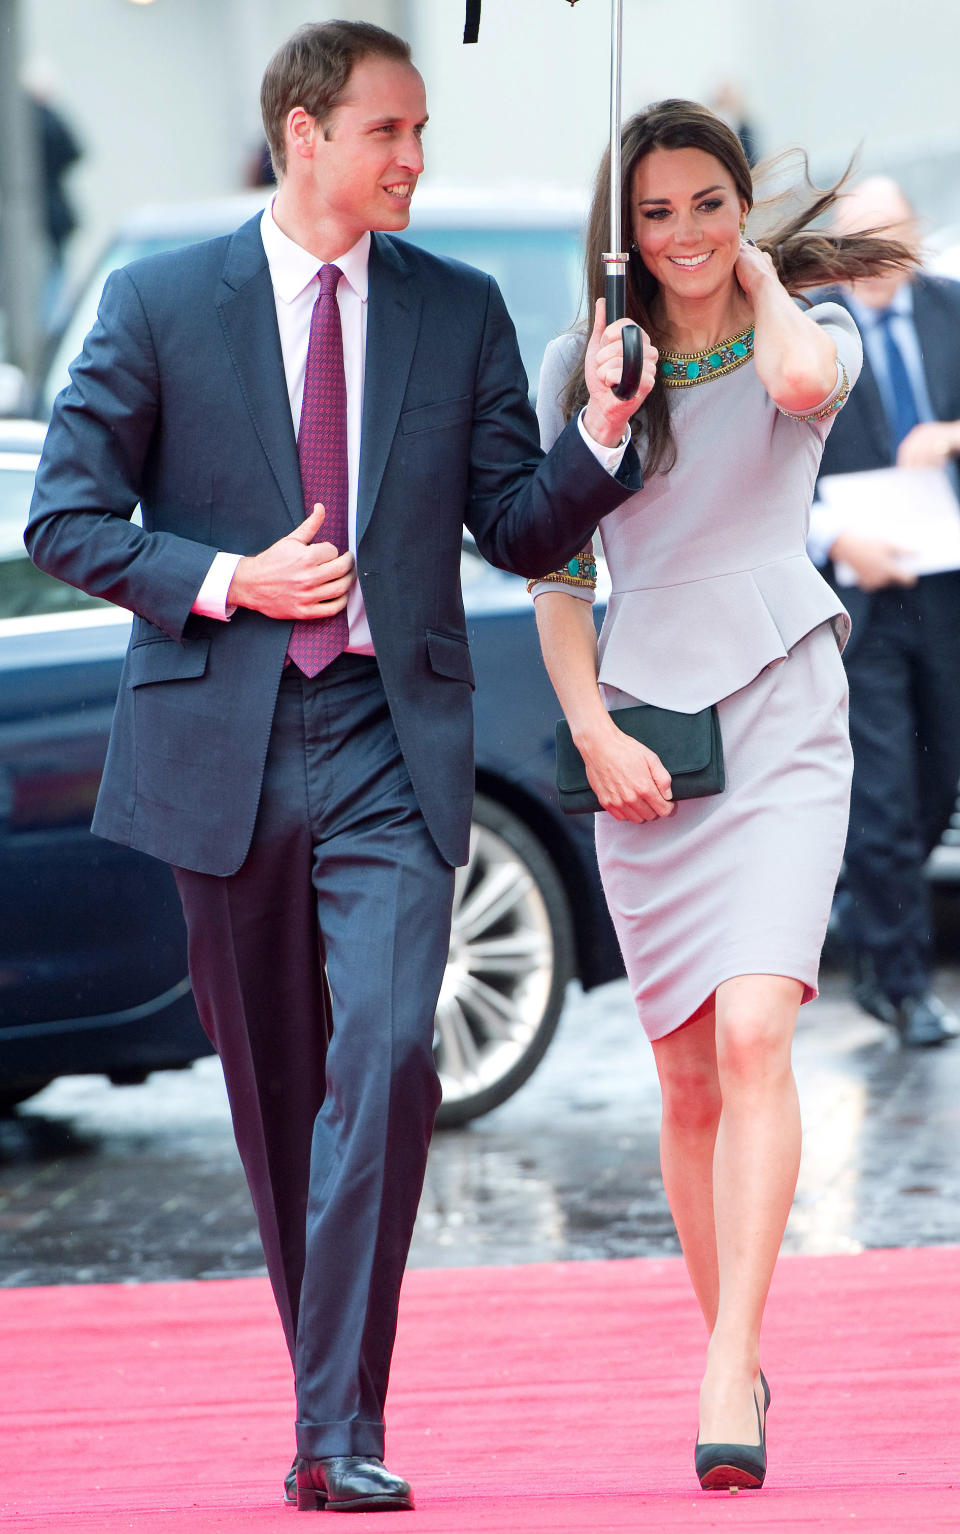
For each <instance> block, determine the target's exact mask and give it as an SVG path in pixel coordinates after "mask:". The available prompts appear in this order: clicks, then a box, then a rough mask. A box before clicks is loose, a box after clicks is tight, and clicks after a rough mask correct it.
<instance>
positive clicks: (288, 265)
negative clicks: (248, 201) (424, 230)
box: [260, 202, 370, 304]
mask: <svg viewBox="0 0 960 1534" xmlns="http://www.w3.org/2000/svg"><path fill="white" fill-rule="evenodd" d="M260 238H261V239H262V240H263V248H264V250H265V251H266V253H267V265H268V266H269V268H270V280H271V282H272V283H273V291H274V293H275V294H276V295H277V297H278V298H279V299H280V300H281V301H282V302H283V303H285V304H291V303H293V301H294V299H295V298H299V296H300V294H301V293H302V292H303V290H304V288H306V287H308V286H309V284H310V283H311V282H313V280H314V278H315V277H316V275H317V272H318V271H319V270H320V268H321V266H324V265H326V263H325V262H323V261H318V259H317V257H316V256H314V255H311V253H310V251H309V250H304V248H303V246H302V245H298V244H297V243H296V241H295V240H291V238H290V236H289V235H288V234H284V232H283V230H282V229H281V228H280V225H279V224H278V223H277V222H276V220H275V219H274V216H273V203H272V202H268V203H267V206H266V207H265V208H264V210H263V216H262V218H261V219H260ZM369 262H370V231H369V230H367V231H366V232H365V233H364V234H362V235H361V236H360V238H359V240H358V241H357V243H356V245H354V246H352V247H351V249H350V250H348V251H346V252H345V253H344V254H343V255H342V256H338V257H337V265H338V266H339V268H340V270H341V271H342V273H343V275H344V277H345V279H346V280H347V282H349V284H350V286H351V287H352V288H353V291H354V292H355V293H356V295H357V297H358V298H359V299H360V300H361V301H362V302H365V301H366V297H367V279H368V267H369Z"/></svg>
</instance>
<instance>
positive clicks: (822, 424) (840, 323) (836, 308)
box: [777, 303, 863, 438]
mask: <svg viewBox="0 0 960 1534" xmlns="http://www.w3.org/2000/svg"><path fill="white" fill-rule="evenodd" d="M808 318H809V319H811V320H813V322H814V324H816V325H820V326H822V328H823V329H824V330H825V331H826V332H827V334H828V335H829V336H830V339H831V340H832V341H833V343H834V345H835V346H836V348H837V377H836V381H835V383H834V385H833V388H832V389H831V390H830V393H829V394H828V395H827V396H826V398H825V399H823V400H821V401H820V403H819V404H818V405H814V407H813V409H812V410H804V411H795V410H784V408H783V406H782V405H778V406H777V409H778V410H779V412H780V414H781V415H785V416H789V418H790V419H791V420H792V421H808V422H809V423H810V425H811V426H812V427H813V428H814V429H815V430H816V431H817V433H818V435H819V436H820V437H822V438H826V435H827V433H828V432H829V430H830V427H831V426H832V424H833V419H834V416H835V415H836V414H837V412H838V411H840V410H842V409H843V407H844V405H845V404H846V401H847V395H848V394H849V393H850V390H851V389H852V388H853V386H854V384H855V383H856V381H857V379H858V378H859V377H860V369H861V367H862V366H863V344H862V342H861V340H860V332H859V331H858V329H857V327H856V325H855V323H854V320H853V316H852V315H851V314H849V313H848V312H847V310H846V309H844V307H843V305H842V304H830V303H827V304H816V305H815V306H814V307H813V308H812V309H811V310H810V311H809V313H808Z"/></svg>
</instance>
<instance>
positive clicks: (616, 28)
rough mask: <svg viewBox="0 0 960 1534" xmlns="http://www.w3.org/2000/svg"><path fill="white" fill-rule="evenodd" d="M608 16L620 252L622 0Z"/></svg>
mask: <svg viewBox="0 0 960 1534" xmlns="http://www.w3.org/2000/svg"><path fill="white" fill-rule="evenodd" d="M611 6H612V9H611V16H610V250H611V253H614V252H618V251H619V249H620V242H621V234H620V176H621V160H620V68H621V59H622V57H623V5H622V0H611Z"/></svg>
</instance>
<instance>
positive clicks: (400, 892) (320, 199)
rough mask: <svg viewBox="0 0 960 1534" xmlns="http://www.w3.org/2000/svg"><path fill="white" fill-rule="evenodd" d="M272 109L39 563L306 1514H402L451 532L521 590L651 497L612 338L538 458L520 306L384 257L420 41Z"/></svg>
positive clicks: (431, 996) (301, 73)
mask: <svg viewBox="0 0 960 1534" xmlns="http://www.w3.org/2000/svg"><path fill="white" fill-rule="evenodd" d="M262 104H263V110H264V122H265V127H266V132H267V136H268V139H269V143H270V148H271V153H272V155H273V160H274V164H275V166H276V169H277V173H278V180H279V190H278V192H277V195H276V198H275V200H274V202H273V204H272V206H270V207H268V208H267V209H266V211H265V213H264V214H263V216H262V217H259V216H258V217H257V218H255V219H253V220H251V221H250V222H249V223H248V224H245V225H244V226H243V227H242V228H241V229H239V230H238V231H237V232H236V233H235V234H234V235H232V236H230V237H228V238H225V239H220V240H214V241H211V242H209V243H207V244H204V245H200V246H195V247H193V248H192V249H190V250H186V251H180V252H174V253H168V254H165V255H161V256H156V257H151V258H148V259H146V260H144V261H140V262H136V263H134V264H133V265H132V266H131V267H129V268H126V269H125V270H123V271H120V272H116V273H114V274H113V275H112V276H111V277H110V279H109V280H108V282H107V285H106V287H105V289H104V294H103V299H102V302H101V307H100V312H99V316H98V320H97V323H96V325H95V326H94V328H93V330H92V331H91V333H90V335H89V336H88V338H87V341H86V343H85V346H84V350H83V353H82V355H81V357H80V358H79V359H78V361H77V362H76V363H75V364H74V367H73V369H72V382H71V384H70V385H69V387H68V388H67V389H66V390H65V391H64V392H63V394H62V395H61V396H60V398H59V400H58V401H57V405H56V408H55V411H54V416H53V420H52V423H51V426H50V431H49V435H48V438H47V443H46V447H45V451H44V455H43V461H42V463H41V467H40V470H39V473H38V477H37V489H36V495H35V499H34V504H33V507H32V510H31V520H30V525H29V528H28V531H27V543H28V547H29V549H30V552H31V554H32V556H33V558H34V559H35V560H36V562H37V563H38V564H39V565H40V566H41V567H42V568H44V569H46V570H48V571H51V572H52V573H54V574H55V575H58V576H60V577H61V578H63V579H65V580H68V581H70V582H72V583H73V584H75V585H77V586H80V587H82V588H83V589H85V590H87V591H90V592H94V593H96V594H97V595H99V596H103V597H107V598H109V599H110V600H112V601H115V602H118V603H120V604H122V605H124V606H126V607H129V608H131V609H132V610H133V612H134V614H135V617H134V622H133V631H132V636H131V644H130V648H129V651H128V654H127V658H126V663H125V669H124V673H123V679H122V683H121V688H120V695H119V699H118V703H117V711H116V716H115V720H114V728H113V731H112V735H111V742H110V748H109V752H108V757H107V763H106V767H105V771H104V777H103V783H102V788H101V793H100V798H99V802H98V806H97V811H96V817H95V821H94V829H95V830H96V831H98V832H99V833H100V834H102V835H104V836H107V837H111V838H113V839H114V840H117V841H121V842H125V843H128V844H130V845H131V846H134V847H138V848H140V849H142V850H144V851H147V852H150V853H153V854H154V855H156V856H158V857H161V858H163V859H165V860H166V861H168V862H169V863H171V864H172V865H173V866H174V872H175V876H176V880H177V884H178V888H179V891H180V895H181V899H182V902H183V907H184V913H185V916H186V920H187V928H188V934H189V944H190V972H191V978H192V981H193V986H194V991H195V995H196V998H197V1004H198V1008H199V1011H200V1015H201V1018H202V1021H203V1024H204V1027H205V1028H206V1029H207V1031H208V1033H209V1035H210V1037H211V1039H212V1040H213V1042H214V1043H215V1045H216V1048H217V1050H218V1052H219V1054H220V1057H221V1059H222V1061H223V1065H224V1073H225V1078H226V1082H227V1089H228V1092H229V1096H230V1103H231V1109H232V1113H233V1118H234V1127H235V1130H236V1135H237V1143H238V1146H239V1149H240V1154H241V1157H242V1159H243V1163H244V1168H245V1171H246V1174H247V1178H248V1182H249V1185H250V1190H251V1193H252V1196H253V1201H254V1204H255V1207H256V1211H257V1216H258V1221H259V1225H260V1231H261V1236H262V1240H263V1246H264V1251H265V1254H266V1260H267V1267H268V1271H269V1274H270V1279H271V1282H272V1285H273V1289H274V1293H275V1295H276V1299H277V1304H278V1308H279V1311H280V1316H281V1320H282V1322H283V1326H284V1331H285V1334H286V1338H287V1342H288V1345H289V1348H290V1351H291V1355H292V1357H293V1360H294V1370H295V1377H296V1386H297V1416H298V1420H297V1447H298V1459H297V1461H296V1466H295V1471H296V1474H295V1477H294V1474H293V1472H291V1475H290V1476H288V1477H287V1485H286V1495H287V1498H288V1500H293V1498H294V1496H296V1499H297V1503H298V1506H299V1507H301V1508H329V1509H331V1510H348V1511H356V1510H362V1509H373V1508H385V1509H389V1508H403V1507H408V1506H411V1505H412V1498H411V1492H410V1488H409V1486H408V1485H407V1483H406V1482H405V1481H403V1480H401V1479H400V1478H399V1477H398V1476H395V1475H392V1474H390V1473H389V1472H388V1471H387V1470H386V1469H385V1468H384V1466H383V1463H382V1456H383V1439H384V1429H383V1409H384V1400H385V1396H386V1390H387V1379H388V1374H389V1367H390V1357H391V1351H392V1347H393V1341H394V1334H395V1328H396V1314H397V1302H398V1296H399V1289H400V1282H401V1276H402V1272H403V1267H404V1263H405V1261H406V1256H407V1250H408V1246H409V1242H410V1237H411V1233H412V1229H413V1223H414V1219H415V1215H416V1208H417V1202H418V1199H419V1195H420V1190H421V1186H422V1181H423V1174H424V1168H425V1163H426V1155H427V1146H428V1142H429V1138H430V1133H431V1129H432V1124H433V1118H434V1113H435V1111H436V1107H437V1103H438V1099H439V1086H438V1081H437V1075H436V1071H435V1068H434V1065H433V1057H432V1042H433V1017H434V1011H435V1004H436V999H437V995H438V991H439V987H440V982H441V978H442V975H443V970H444V964H445V960H446V953H447V945H448V940H449V921H450V909H451V903H452V892H453V869H454V866H455V865H457V864H460V863H463V862H464V861H465V860H466V856H467V851H468V842H469V829H470V814H471V805H472V798H473V782H474V780H473V754H472V702H471V689H472V686H473V673H472V668H471V662H470V652H469V648H468V644H467V635H466V626H465V620H464V611H463V601H462V595H461V590H460V579H459V565H460V546H461V536H462V528H463V523H464V522H466V524H467V525H468V527H469V528H470V529H471V531H472V533H473V535H474V537H475V539H476V541H477V544H478V546H479V547H480V549H481V550H482V551H483V553H484V554H485V555H486V556H487V557H488V558H489V559H491V560H492V561H493V562H495V563H496V564H498V565H501V566H503V567H504V568H507V569H511V570H515V571H518V572H520V573H524V574H536V573H538V572H539V571H542V570H547V569H553V568H555V567H556V565H557V563H558V561H559V560H564V559H568V558H570V557H572V556H573V555H574V554H575V553H576V552H577V550H579V549H580V548H582V547H583V545H584V543H585V542H586V540H587V538H588V537H589V535H590V534H591V532H592V530H593V528H594V527H595V525H596V522H597V520H598V518H599V517H600V516H602V515H603V514H604V513H605V512H607V511H609V510H611V509H612V508H613V507H614V506H616V505H618V504H619V503H620V502H621V501H622V500H623V499H624V498H625V497H626V496H627V495H628V494H630V493H631V490H632V489H635V488H636V487H637V484H638V481H639V475H638V465H637V460H636V455H635V453H634V452H633V450H632V448H626V449H624V447H623V441H624V440H625V437H626V432H625V428H626V423H627V420H628V418H629V416H630V414H631V413H632V410H633V408H634V402H633V401H630V400H627V401H625V402H623V401H620V400H618V399H617V398H616V397H615V395H614V393H613V390H612V387H611V386H612V385H613V384H614V383H616V381H617V379H618V378H619V370H620V366H621V361H622V347H621V344H620V340H619V329H618V327H611V329H610V331H608V332H603V330H602V322H601V321H599V320H598V323H597V325H596V326H595V328H594V334H593V337H592V339H591V345H590V354H589V357H588V382H589V383H590V386H591V398H590V402H589V404H588V406H587V407H586V410H585V411H584V412H583V417H582V419H581V420H579V421H573V422H571V424H570V427H569V428H568V430H567V431H566V432H564V434H563V435H562V437H561V438H560V440H559V442H558V443H557V445H556V447H555V448H554V449H553V450H552V451H551V453H550V454H549V455H548V456H547V457H546V458H543V457H542V455H541V453H540V450H539V446H538V442H537V436H536V426H535V421H534V418H533V415H532V412H531V410H530V407H529V404H528V401H527V388H526V380H525V378H524V374H523V369H522V365H521V363H520V358H519V353H518V350H517V345H516V338H515V335H514V332H513V327H512V325H511V324H510V321H509V319H508V316H507V314H506V311H505V309H504V306H503V302H502V299H501V297H500V295H499V292H498V291H497V288H496V285H495V284H494V283H493V282H492V280H491V279H490V278H488V277H486V276H485V275H483V274H482V273H479V272H476V271H473V270H472V269H470V268H467V267H465V266H462V265H460V264H459V263H456V262H450V261H442V260H440V259H438V258H436V257H433V256H430V255H428V254H426V253H424V252H422V251H420V250H418V249H417V248H416V247H414V246H412V245H409V244H407V243H405V242H395V241H394V240H392V239H390V238H389V236H388V235H386V234H384V233H381V232H374V233H371V231H388V230H400V229H403V228H404V227H405V226H406V224H407V221H408V217H409V206H410V199H411V196H412V195H413V192H414V188H415V186H416V182H417V178H418V176H419V174H420V171H421V170H422V168H423V159H422V149H421V136H422V133H423V129H424V126H425V124H426V118H427V113H426V105H425V97H424V90H423V82H422V80H421V78H420V76H419V74H418V73H417V71H416V70H415V69H414V67H413V65H412V64H411V62H410V53H409V49H408V47H407V45H406V43H404V42H403V41H402V40H401V39H399V38H397V37H395V36H393V35H392V34H390V33H387V32H384V31H382V30H381V29H379V28H376V27H372V26H369V25H366V24H362V23H347V22H331V23H328V24H326V25H310V26H307V27H303V28H301V29H300V30H299V31H298V32H297V33H296V34H294V36H293V37H292V38H291V39H290V40H289V41H288V42H287V43H286V44H284V45H283V46H282V47H281V48H280V49H279V50H278V52H277V54H276V55H275V57H274V58H273V60H272V61H271V63H270V65H269V66H268V68H267V71H266V74H265V77H264V83H263V91H262ZM331 268H332V270H331ZM331 305H332V306H333V307H331ZM318 316H319V318H318ZM331 359H333V360H331ZM654 361H655V353H651V354H650V355H649V356H648V358H647V360H646V362H645V367H646V369H647V370H648V373H649V371H650V370H651V369H652V367H653V365H654ZM318 401H319V403H318ZM298 432H299V438H300V440H299V443H298ZM305 438H306V439H307V440H306V442H305V440H304V439H305ZM331 443H333V444H334V446H331ZM336 443H339V447H336ZM298 448H299V455H298ZM318 464H319V465H320V468H319V470H318V469H317V465H318ZM315 471H316V472H319V473H320V480H319V481H317V479H316V475H315ZM324 474H328V475H330V476H331V479H330V480H329V482H327V483H326V484H325V482H324V480H323V475H324ZM137 501H139V502H140V505H141V509H142V527H140V526H135V525H133V524H132V523H131V521H130V517H131V513H132V511H133V509H134V506H135V504H136V503H137ZM334 502H336V503H337V505H336V515H337V518H339V519H341V520H340V523H339V524H338V525H339V526H340V527H341V530H340V531H337V532H334V530H333V528H332V524H331V521H330V520H329V519H330V518H331V517H332V516H333V511H334ZM321 529H323V531H321ZM324 534H329V536H328V537H327V539H326V541H324ZM331 625H338V627H337V628H336V629H335V628H333V627H331ZM336 633H339V634H341V637H340V638H339V639H337V640H336V643H334V642H333V638H332V636H334V635H335V634H336ZM328 641H329V645H330V648H331V649H332V650H333V651H335V652H337V653H335V655H334V658H333V659H332V660H331V659H330V657H329V655H327V656H326V657H325V658H323V657H321V658H320V659H319V660H310V659H304V658H303V657H304V655H305V654H307V655H309V654H310V653H311V647H312V646H313V647H315V648H317V650H318V653H319V651H320V650H323V649H324V647H325V646H327V645H328ZM304 644H305V645H306V649H305V650H304V648H303V645H304ZM325 984H328V985H329V996H330V1006H329V1008H328V1007H327V1005H326V994H325Z"/></svg>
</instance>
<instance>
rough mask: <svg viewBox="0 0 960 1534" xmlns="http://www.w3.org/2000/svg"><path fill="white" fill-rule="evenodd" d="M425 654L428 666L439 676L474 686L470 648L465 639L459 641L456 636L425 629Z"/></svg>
mask: <svg viewBox="0 0 960 1534" xmlns="http://www.w3.org/2000/svg"><path fill="white" fill-rule="evenodd" d="M427 654H428V656H429V657H430V665H431V666H432V668H433V670H434V671H436V672H437V673H438V674H439V675H440V676H448V677H452V679H453V680H454V681H455V682H468V683H469V684H470V686H471V687H474V686H475V685H476V684H475V682H474V679H473V662H472V660H471V659H470V646H469V645H468V644H467V641H466V640H465V639H460V638H459V636H458V635H456V634H440V633H438V632H437V630H436V629H427Z"/></svg>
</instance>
